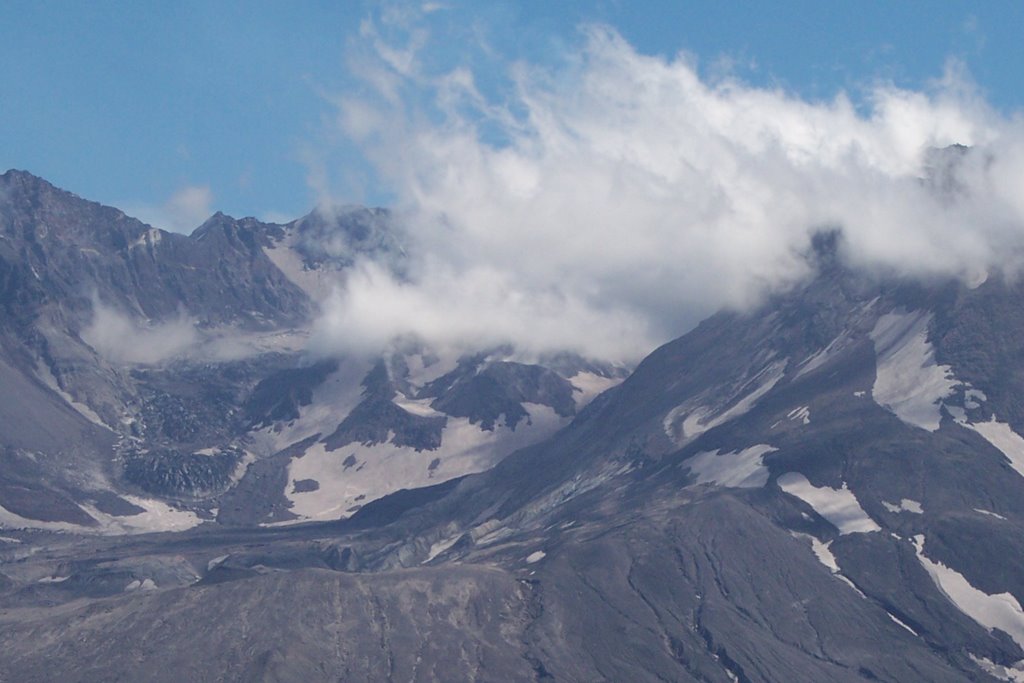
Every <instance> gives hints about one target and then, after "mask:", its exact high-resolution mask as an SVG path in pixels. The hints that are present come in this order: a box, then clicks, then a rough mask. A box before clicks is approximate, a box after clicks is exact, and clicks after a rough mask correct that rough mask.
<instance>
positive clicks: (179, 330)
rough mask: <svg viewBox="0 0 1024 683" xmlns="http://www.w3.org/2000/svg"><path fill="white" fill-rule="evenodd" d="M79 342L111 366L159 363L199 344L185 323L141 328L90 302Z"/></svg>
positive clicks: (130, 320)
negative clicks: (88, 318)
mask: <svg viewBox="0 0 1024 683" xmlns="http://www.w3.org/2000/svg"><path fill="white" fill-rule="evenodd" d="M81 336H82V340H83V341H84V342H85V343H86V344H88V345H89V346H91V347H92V348H93V349H95V350H96V352H97V353H98V354H100V355H101V356H103V357H104V358H106V359H107V360H108V361H111V362H114V363H146V364H148V363H159V362H161V361H164V360H169V359H171V358H174V357H175V356H178V355H181V354H183V353H185V352H186V351H188V350H189V349H190V348H192V347H194V346H195V345H196V344H197V342H198V341H199V334H198V333H197V332H196V329H195V326H194V325H193V324H192V323H191V321H189V320H188V319H186V318H184V317H181V318H179V319H177V320H172V321H168V322H165V323H160V324H158V325H153V326H147V327H143V326H141V325H139V324H137V323H136V322H135V321H133V320H132V319H131V318H129V317H128V316H126V315H124V314H122V313H120V312H119V311H117V310H116V309H114V308H112V307H110V306H107V305H105V304H103V303H101V302H100V301H99V300H98V299H95V298H94V299H93V318H92V321H91V322H90V324H89V326H88V327H86V328H85V329H84V330H82V333H81Z"/></svg>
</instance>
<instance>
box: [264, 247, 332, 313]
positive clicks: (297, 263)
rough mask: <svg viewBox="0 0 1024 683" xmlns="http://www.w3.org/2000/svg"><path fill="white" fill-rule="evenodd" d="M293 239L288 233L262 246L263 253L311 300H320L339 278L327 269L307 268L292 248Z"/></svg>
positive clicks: (327, 293) (329, 291) (328, 293)
mask: <svg viewBox="0 0 1024 683" xmlns="http://www.w3.org/2000/svg"><path fill="white" fill-rule="evenodd" d="M293 240H294V237H293V236H292V235H289V236H287V237H285V239H283V240H282V241H280V242H278V243H277V244H275V245H274V246H273V247H263V253H264V254H266V255H267V258H269V259H270V261H271V263H273V264H274V265H275V266H277V269H278V270H280V271H281V272H282V273H283V274H284V276H285V277H286V278H288V280H290V281H291V283H292V284H293V285H295V286H296V287H298V288H299V289H301V290H302V291H304V292H305V293H306V294H307V295H309V298H311V299H312V300H313V301H317V302H322V301H324V300H325V299H327V297H328V296H329V295H330V294H331V292H332V291H334V288H335V287H336V286H337V285H338V284H339V278H338V277H337V276H336V273H335V272H333V271H331V270H329V269H325V268H312V269H311V268H307V267H306V264H305V263H304V262H303V260H302V257H301V256H299V254H298V252H297V251H295V249H294V248H292V243H293Z"/></svg>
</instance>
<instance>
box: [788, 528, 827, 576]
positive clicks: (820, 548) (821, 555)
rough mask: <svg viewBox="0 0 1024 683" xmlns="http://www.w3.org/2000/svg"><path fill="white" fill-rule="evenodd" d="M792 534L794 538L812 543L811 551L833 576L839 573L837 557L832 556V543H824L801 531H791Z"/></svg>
mask: <svg viewBox="0 0 1024 683" xmlns="http://www.w3.org/2000/svg"><path fill="white" fill-rule="evenodd" d="M790 534H791V535H792V536H793V537H794V538H799V539H803V540H806V541H810V543H811V550H812V551H813V552H814V556H815V557H817V558H818V562H821V563H822V564H823V565H825V566H826V567H827V568H828V570H829V571H830V572H832V573H833V574H838V573H839V563H838V562H837V561H836V556H835V555H833V554H832V548H831V546H832V541H829V542H828V543H822V542H821V541H819V540H818V539H816V538H815V537H814V536H811V535H810V534H802V533H800V532H799V531H791V532H790Z"/></svg>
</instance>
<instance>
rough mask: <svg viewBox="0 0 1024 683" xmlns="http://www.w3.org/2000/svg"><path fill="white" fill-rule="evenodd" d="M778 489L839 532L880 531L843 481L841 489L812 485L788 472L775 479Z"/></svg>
mask: <svg viewBox="0 0 1024 683" xmlns="http://www.w3.org/2000/svg"><path fill="white" fill-rule="evenodd" d="M777 483H778V485H779V488H781V489H782V490H783V491H785V492H786V493H788V494H789V495H791V496H795V497H797V498H799V499H800V500H802V501H804V502H805V503H807V504H808V505H810V506H811V508H813V509H814V511H815V512H817V513H818V514H819V515H821V516H822V517H824V518H825V519H826V520H828V521H829V522H831V523H832V524H833V525H834V526H835V527H836V528H837V529H839V533H840V534H843V535H845V534H854V533H867V532H871V531H880V530H881V527H880V526H878V525H877V524H876V523H875V521H874V520H873V519H871V517H869V516H868V513H866V512H864V508H862V507H861V506H860V503H859V502H858V501H857V497H856V496H855V495H853V491H851V490H850V489H848V488H847V487H846V482H843V485H842V488H838V489H833V488H830V487H828V486H820V487H819V486H814V485H813V484H811V482H809V481H808V480H807V477H805V476H804V475H802V474H799V473H798V472H788V473H786V474H783V475H782V476H781V477H779V478H778V480H777Z"/></svg>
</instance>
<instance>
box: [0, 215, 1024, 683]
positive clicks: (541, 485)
mask: <svg viewBox="0 0 1024 683" xmlns="http://www.w3.org/2000/svg"><path fill="white" fill-rule="evenodd" d="M291 229H293V230H294V229H295V228H294V227H293V228H291ZM364 234H370V233H364ZM281 239H282V240H283V239H286V238H281ZM371 241H372V243H373V244H377V245H380V244H382V242H381V241H380V240H376V239H374V240H371ZM280 243H281V242H276V243H275V244H280ZM389 249H390V247H389ZM389 253H391V254H394V253H396V252H394V251H389ZM842 255H843V242H842V234H841V233H840V232H833V233H826V234H821V235H819V236H818V237H817V238H816V240H815V242H814V249H813V250H812V251H811V253H809V255H808V259H809V262H810V265H811V266H812V270H813V271H814V276H813V277H812V278H810V279H809V280H808V281H806V282H804V283H802V284H801V285H800V286H798V287H796V288H794V289H792V290H791V291H788V292H785V293H781V294H778V295H775V296H773V297H771V298H770V299H768V300H767V301H765V302H764V304H763V305H761V306H759V307H758V308H756V309H755V310H751V311H746V312H728V311H726V312H722V313H719V314H716V315H714V316H712V317H711V318H709V319H707V320H705V321H704V322H703V323H701V324H700V325H699V326H698V327H696V328H695V329H694V330H692V331H691V332H689V333H687V334H686V335H684V336H682V337H681V338H679V339H676V340H674V341H672V342H669V343H668V344H666V345H664V346H662V347H661V348H659V349H657V350H655V351H654V352H653V353H651V354H650V355H649V356H648V357H647V358H646V359H644V360H643V361H642V362H641V363H640V364H639V365H638V366H637V367H636V368H635V370H634V371H633V372H632V373H631V374H630V375H629V376H628V377H626V378H625V379H624V380H623V381H621V382H618V381H617V379H616V378H615V377H614V374H615V373H614V372H612V371H611V370H606V369H602V368H601V367H600V366H598V365H593V364H591V365H588V364H587V363H586V362H585V361H583V360H581V359H574V358H572V357H564V358H549V359H544V360H543V362H539V363H526V362H521V361H520V360H516V359H515V358H514V352H513V351H511V350H507V349H504V350H503V349H498V350H493V349H491V350H482V351H481V352H480V353H479V354H475V355H474V354H467V355H465V356H463V357H461V358H458V359H448V360H447V361H441V360H437V361H435V360H434V358H433V356H432V355H431V352H430V351H429V350H423V349H420V348H417V347H415V346H412V347H409V348H401V349H392V350H391V352H390V353H389V354H383V355H382V356H380V357H376V358H373V359H361V360H358V361H357V360H354V359H345V358H342V359H326V360H322V361H318V362H307V363H305V364H299V363H288V362H283V361H282V362H281V364H280V365H279V366H278V367H276V368H275V369H274V370H273V371H272V372H265V371H264V370H265V368H267V367H269V366H261V365H260V363H263V362H266V358H265V357H264V356H256V357H255V358H263V360H260V361H259V362H257V361H255V360H253V359H252V357H250V358H249V359H248V360H245V361H231V362H224V363H221V364H215V365H213V366H211V367H215V368H219V369H218V370H217V372H212V371H210V370H203V369H201V367H206V366H201V367H200V366H195V367H200V369H198V370H196V372H198V373H199V376H198V377H196V378H191V376H190V375H188V373H187V372H185V371H184V370H183V368H185V367H192V366H189V365H188V364H185V365H183V366H178V365H176V364H175V363H171V364H169V365H158V366H147V367H135V369H134V371H132V372H130V373H129V376H130V377H131V378H132V381H135V382H137V383H138V384H137V385H135V386H138V387H144V388H148V387H154V386H158V385H159V383H160V382H164V383H165V384H166V385H168V386H170V385H172V384H173V381H177V382H180V383H181V384H180V386H189V387H193V388H196V389H197V390H198V388H205V387H213V388H216V387H217V386H218V383H219V382H221V381H223V382H228V381H229V380H230V381H236V380H235V379H232V378H238V377H246V378H247V380H246V383H245V386H246V387H249V388H248V389H247V391H245V392H242V393H243V394H244V399H242V400H241V402H240V403H239V404H238V405H239V408H238V412H237V419H238V420H240V421H241V422H242V423H244V424H246V425H247V427H246V429H247V431H246V432H245V434H246V435H247V438H248V439H250V440H254V439H255V438H256V435H260V438H262V439H264V440H265V443H267V444H269V445H268V446H266V448H265V449H264V452H265V453H267V454H269V455H266V456H265V457H260V458H258V459H256V460H253V462H252V463H251V464H249V465H248V467H247V469H246V473H245V475H243V476H242V478H241V479H240V480H239V481H238V483H236V484H234V485H233V486H232V487H231V488H230V489H229V491H230V492H232V493H231V494H224V495H223V496H222V497H220V498H217V500H218V501H219V505H220V510H219V511H218V514H217V519H218V520H220V522H219V523H207V524H205V525H202V526H199V527H196V528H190V529H186V530H182V531H179V532H177V533H164V534H143V535H134V536H120V537H114V536H109V535H95V534H94V535H88V534H82V533H79V532H78V531H76V532H75V533H62V534H54V533H50V532H48V531H45V530H35V531H31V530H14V529H10V528H8V529H6V530H5V531H4V532H3V535H4V540H3V541H2V542H0V561H2V564H0V623H2V628H0V651H2V652H4V653H5V654H4V656H3V657H0V678H11V679H12V680H19V681H32V680H40V681H42V680H119V679H120V680H137V679H147V680H181V679H182V678H185V679H188V680H275V681H294V680H337V679H341V680H399V679H400V680H444V681H452V680H491V681H513V680H523V681H542V680H558V681H561V680H566V681H596V680H608V681H621V680H629V681H665V680H671V681H714V682H718V681H721V682H723V683H725V682H727V681H742V682H745V683H746V682H754V681H758V682H768V681H787V682H790V681H792V682H800V681H808V682H811V681H822V680H832V681H872V680H874V681H898V682H901V683H902V682H913V681H996V680H1004V681H1016V680H1024V664H1022V660H1024V610H1022V609H1021V603H1022V601H1024V566H1022V559H1021V558H1024V552H1022V551H1024V548H1022V547H1021V545H1022V539H1024V534H1022V531H1024V497H1022V496H1021V492H1022V490H1024V437H1022V436H1021V434H1024V404H1022V403H1021V401H1020V400H1019V399H1018V396H1019V394H1020V391H1019V388H1020V387H1021V381H1022V379H1024V378H1022V373H1024V364H1022V362H1021V360H1020V359H1021V358H1024V316H1022V315H1021V314H1020V311H1021V310H1024V309H1022V305H1021V304H1022V303H1024V283H1021V282H1020V281H1019V280H1014V279H1012V278H1005V277H1003V276H1001V275H999V274H994V273H993V274H990V276H989V277H988V279H987V280H985V281H984V282H982V283H980V284H975V283H972V285H973V286H970V287H969V286H967V285H966V284H964V283H962V282H959V281H949V280H934V281H922V280H908V279H902V278H897V277H894V276H892V275H891V274H880V273H872V272H863V271H858V270H854V269H851V268H850V267H848V266H847V265H845V263H844V260H843V258H842ZM398 262H400V259H399V260H398V261H396V263H398ZM332 267H333V266H332ZM337 267H339V268H344V267H345V266H344V264H340V265H339V266H337ZM282 272H284V271H282ZM285 355H287V354H285ZM275 357H277V356H275ZM439 363H440V366H438V364H439ZM255 368H261V369H260V371H259V372H256V371H255ZM247 372H248V373H250V374H246V373H247ZM602 373H603V374H602ZM19 376H20V377H27V375H24V374H22V375H19ZM342 376H345V377H349V378H351V380H342V379H340V378H341V377H342ZM221 378H223V380H222V379H221ZM581 378H583V379H581ZM172 380H173V381H172ZM584 380H585V381H584ZM26 381H28V380H26ZM237 381H240V380H237ZM574 382H575V384H574ZM584 385H586V386H589V387H591V388H592V389H596V388H598V387H600V386H605V387H607V390H605V391H604V392H603V393H601V394H600V395H599V396H597V397H596V398H594V399H593V400H590V401H584V400H581V399H582V398H584V396H583V394H584V392H583V391H582V390H581V391H576V390H577V389H583V388H584ZM161 386H162V385H161ZM237 386H241V384H239V385H237ZM141 390H142V389H140V391H141ZM210 391H213V389H210ZM168 392H169V390H168ZM342 394H344V395H345V397H346V398H345V399H344V400H343V399H341V398H338V397H339V396H341V395H342ZM47 396H48V397H50V398H52V396H50V394H47ZM329 397H332V398H329ZM53 400H54V401H56V399H53ZM211 400H212V399H211ZM583 403H586V405H583ZM175 405H178V404H173V403H168V404H167V405H166V406H158V407H157V408H155V409H154V411H153V412H154V417H152V418H146V419H147V420H148V422H146V424H147V429H149V428H151V427H150V425H155V424H156V422H155V421H156V420H157V419H163V420H167V419H169V418H167V417H166V416H172V417H173V416H175V415H177V413H176V412H175V411H176V410H177V408H174V406H175ZM181 405H184V406H185V407H184V408H182V410H185V408H187V407H188V406H189V405H191V404H190V403H189V402H187V401H182V402H181ZM326 406H331V408H330V409H327V408H326ZM337 406H344V409H336V408H335V407H337ZM516 406H519V407H520V408H521V410H519V409H517V408H516ZM539 407H541V408H539ZM320 408H324V410H320ZM524 413H525V416H524ZM542 414H545V415H547V416H548V417H550V418H551V423H550V427H551V432H550V433H549V435H548V436H546V437H544V438H541V437H538V438H537V439H533V438H531V439H529V443H527V444H525V445H523V444H519V443H515V442H514V441H505V440H502V441H500V442H498V443H500V444H503V445H502V446H497V445H494V444H492V443H483V442H477V441H473V440H472V439H470V440H469V443H472V444H476V445H477V446H479V450H478V451H474V452H479V453H491V454H495V453H502V450H501V449H502V448H504V445H508V447H509V448H512V447H518V446H520V445H523V447H522V448H519V450H516V451H515V452H513V453H511V454H508V455H507V456H504V457H494V458H493V459H492V460H490V461H488V462H486V463H479V467H477V468H468V469H467V470H465V471H463V473H462V474H460V475H457V476H456V475H453V476H451V477H445V478H443V479H444V480H442V478H441V477H438V478H437V480H436V481H435V480H434V479H431V478H430V477H429V476H426V477H425V478H424V477H423V475H424V472H427V473H429V472H430V471H431V470H430V465H429V463H430V462H433V461H432V460H428V459H430V458H434V457H439V458H440V457H441V455H431V454H432V453H438V454H449V455H448V456H447V457H453V458H454V457H462V456H456V455H452V453H454V451H448V450H446V446H445V442H446V441H447V442H448V444H449V447H451V448H454V447H455V446H453V444H460V443H464V442H463V440H462V435H463V434H472V435H477V434H494V433H495V432H498V431H499V430H502V429H504V430H505V431H504V432H502V433H503V434H505V435H506V436H508V435H515V434H518V433H519V432H520V430H522V429H523V428H524V426H526V425H529V424H530V423H531V422H532V423H534V424H538V423H540V422H541V419H540V417H539V416H540V415H542ZM556 418H557V419H556ZM175 419H177V418H175ZM144 421H145V420H144ZM172 423H173V424H177V422H174V420H172ZM161 424H162V423H161ZM184 424H186V425H187V424H189V423H188V421H187V420H186V421H184ZM559 425H564V426H559ZM205 428H207V423H206V422H203V423H202V424H200V425H198V426H197V427H196V429H199V430H200V431H201V430H202V429H205ZM12 431H17V430H12ZM164 431H165V432H166V429H164ZM172 431H173V429H172ZM147 433H148V432H147ZM136 438H149V437H136ZM182 438H183V437H182ZM474 438H478V437H474ZM196 443H197V444H198V441H197V442H196ZM204 443H205V442H204ZM239 443H242V442H239ZM245 443H250V441H246V442H245ZM438 444H439V445H438ZM220 447H221V448H225V446H224V445H221V446H220ZM251 450H252V448H250V452H251ZM151 452H152V450H151V451H150V453H151ZM192 454H193V455H196V453H195V452H193V453H192ZM415 454H420V455H421V456H422V458H423V459H422V460H420V461H418V464H419V465H422V464H424V462H423V461H424V460H427V462H426V463H425V464H426V468H425V470H418V471H419V475H417V476H420V477H421V478H420V479H415V477H413V476H412V475H408V476H410V477H412V478H413V479H415V481H416V482H417V486H419V487H418V488H409V487H405V488H407V489H409V490H402V491H399V490H395V489H392V490H391V491H385V490H384V489H383V488H379V489H376V490H375V491H376V493H375V499H374V500H372V501H371V500H369V496H368V497H367V498H366V499H363V500H360V501H358V502H357V501H355V498H354V497H350V496H352V495H353V493H354V492H349V491H348V490H347V489H345V488H344V487H345V485H346V482H347V481H349V480H348V479H347V478H345V474H346V473H352V474H353V475H354V474H355V472H353V470H355V471H356V472H358V471H359V469H358V468H359V467H360V466H361V465H362V466H364V467H369V463H370V462H371V461H377V462H382V461H383V462H387V463H388V464H387V465H386V466H382V467H381V468H379V469H378V473H380V474H381V476H384V474H383V473H387V472H396V471H398V472H401V471H402V470H401V465H400V464H399V463H408V462H411V458H414V457H417V456H416V455H415ZM142 455H143V456H145V455H147V454H142ZM406 456H408V458H406ZM241 457H245V456H241ZM467 457H468V456H467ZM350 458H351V459H350ZM388 458H391V460H388ZM275 459H276V460H280V461H281V462H278V463H277V464H274V463H275V462H276V461H275ZM441 459H442V461H443V458H441ZM284 461H287V463H288V464H287V466H285V465H283V464H282V463H283V462H284ZM441 467H443V462H442V463H440V464H439V465H438V466H437V467H436V468H435V470H434V471H437V470H438V469H439V468H441ZM470 470H472V471H470ZM4 471H5V472H6V471H7V470H6V469H5V470H4ZM363 471H366V470H365V469H364V470H363ZM282 472H284V473H285V474H284V475H282ZM282 476H283V478H282ZM367 476H369V475H367ZM375 476H376V475H375ZM402 476H403V477H405V476H407V475H406V474H405V473H403V474H402ZM275 477H276V479H275ZM163 481H164V480H163V479H159V480H158V481H157V485H158V486H159V485H161V482H163ZM282 481H284V482H286V483H287V484H288V485H289V488H288V489H287V493H286V494H284V496H283V497H284V500H282V499H281V497H277V493H274V492H280V491H281V487H280V483H281V482H282ZM365 481H366V483H364V484H363V486H364V489H360V490H369V489H370V488H372V486H373V485H374V484H371V483H369V480H368V479H367V480H365ZM377 481H379V480H377ZM158 486H157V487H158ZM378 494H379V495H378ZM153 495H156V494H155V493H154V494H153ZM229 495H234V496H235V498H234V499H231V498H229V497H228V496H229ZM357 495H358V494H357ZM303 496H307V497H306V498H303ZM317 496H321V497H320V498H319V499H318V498H316V497H317ZM4 500H5V501H6V500H10V498H5V499H4ZM129 500H133V499H129ZM165 500H170V499H165ZM232 500H233V501H235V502H229V501H232ZM288 502H290V503H292V505H291V506H290V507H289V506H288V505H287V503H288ZM0 504H3V505H4V506H5V507H6V505H7V503H6V502H0ZM307 504H308V506H309V507H305V506H306V505H307ZM330 504H333V505H335V506H336V507H337V510H331V509H330V508H329V507H326V506H328V505H330ZM357 504H359V507H358V508H357V509H356V505H357ZM247 506H249V507H248V508H247ZM79 508H80V509H88V508H82V507H81V505H79ZM229 508H230V509H231V510H236V509H237V510H236V512H237V514H238V518H237V520H236V521H234V522H232V521H229V520H228V519H227V518H225V517H224V515H225V514H226V513H225V510H226V509H229ZM350 508H351V509H350ZM47 509H49V508H47ZM54 509H57V508H54ZM324 509H327V510H328V512H329V514H326V515H323V516H322V517H320V519H324V520H328V518H330V520H329V521H322V522H317V523H304V524H298V525H274V526H253V523H254V522H255V521H266V520H268V519H272V518H273V519H278V517H277V515H280V516H287V515H285V514H284V513H286V512H287V513H289V514H293V515H296V514H297V515H303V516H306V517H309V518H313V519H316V518H317V517H318V513H317V511H319V510H324ZM338 510H344V511H345V512H346V513H348V514H347V515H345V516H344V518H343V519H338V517H339V515H335V512H337V511H338ZM271 513H273V514H271ZM211 516H212V514H211ZM282 521H287V520H282Z"/></svg>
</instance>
